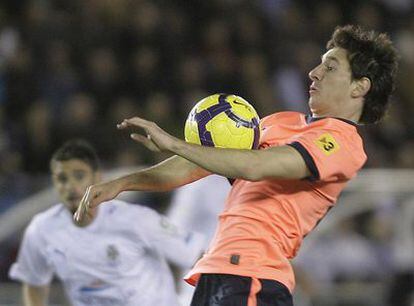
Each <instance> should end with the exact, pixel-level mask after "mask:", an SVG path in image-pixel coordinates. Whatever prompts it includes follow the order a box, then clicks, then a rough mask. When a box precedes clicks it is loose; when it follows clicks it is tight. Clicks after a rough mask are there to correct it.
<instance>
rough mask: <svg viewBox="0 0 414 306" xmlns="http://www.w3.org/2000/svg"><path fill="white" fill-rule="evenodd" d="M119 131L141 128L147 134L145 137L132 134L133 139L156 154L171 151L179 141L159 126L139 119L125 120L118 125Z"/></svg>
mask: <svg viewBox="0 0 414 306" xmlns="http://www.w3.org/2000/svg"><path fill="white" fill-rule="evenodd" d="M117 127H118V129H126V128H141V129H143V130H144V132H145V134H146V135H145V136H144V135H141V134H137V133H132V134H131V138H132V139H133V140H134V141H136V142H140V143H142V144H143V145H144V146H146V147H147V148H148V149H150V150H151V151H154V152H161V151H171V149H172V147H173V145H174V143H175V142H176V141H178V139H177V138H175V137H173V136H171V135H170V134H168V133H167V132H165V131H164V130H163V129H161V128H160V127H159V126H158V125H157V124H155V123H154V122H152V121H148V120H145V119H142V118H139V117H133V118H130V119H124V121H122V122H121V123H120V124H118V125H117Z"/></svg>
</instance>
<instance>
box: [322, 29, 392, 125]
mask: <svg viewBox="0 0 414 306" xmlns="http://www.w3.org/2000/svg"><path fill="white" fill-rule="evenodd" d="M335 47H339V48H343V49H345V50H346V51H347V54H348V61H349V64H350V66H351V71H352V79H353V80H358V79H361V78H363V77H367V78H368V79H370V81H371V88H370V90H369V91H368V93H367V94H366V95H365V97H364V107H363V109H362V114H361V117H360V119H359V122H360V123H375V122H378V121H379V120H381V118H382V117H383V116H384V114H385V111H386V110H387V107H388V105H389V101H390V96H391V94H392V93H393V91H394V89H395V78H396V74H397V70H398V59H399V56H398V54H397V50H396V49H395V48H394V46H393V44H392V42H391V40H390V38H389V37H388V35H387V34H385V33H377V32H374V31H366V30H363V29H362V28H361V27H359V26H354V25H346V26H342V27H337V28H336V29H335V31H334V33H333V34H332V37H331V39H330V40H329V41H328V43H327V45H326V48H327V49H328V50H329V49H332V48H335Z"/></svg>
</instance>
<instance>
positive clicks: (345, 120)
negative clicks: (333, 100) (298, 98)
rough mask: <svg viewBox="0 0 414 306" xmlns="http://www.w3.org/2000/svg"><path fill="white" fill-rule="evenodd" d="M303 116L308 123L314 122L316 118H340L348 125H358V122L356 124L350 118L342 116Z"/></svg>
mask: <svg viewBox="0 0 414 306" xmlns="http://www.w3.org/2000/svg"><path fill="white" fill-rule="evenodd" d="M305 118H306V123H308V124H309V123H312V122H315V121H318V120H321V119H326V118H334V119H338V120H341V121H343V122H346V123H348V124H350V125H353V126H358V124H356V123H355V122H353V121H351V120H348V119H344V118H338V117H312V115H306V116H305Z"/></svg>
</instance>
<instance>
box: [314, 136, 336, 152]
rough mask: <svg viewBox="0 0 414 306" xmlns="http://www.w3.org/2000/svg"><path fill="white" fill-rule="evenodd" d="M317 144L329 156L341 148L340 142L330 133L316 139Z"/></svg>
mask: <svg viewBox="0 0 414 306" xmlns="http://www.w3.org/2000/svg"><path fill="white" fill-rule="evenodd" d="M315 144H316V145H317V146H318V148H320V149H321V150H322V152H323V153H325V155H328V156H329V155H331V154H332V153H335V152H336V151H338V150H339V144H338V143H337V142H336V140H335V138H333V136H332V135H331V134H329V133H325V134H323V135H321V136H320V137H319V138H318V139H316V140H315Z"/></svg>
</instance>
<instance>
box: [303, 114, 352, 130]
mask: <svg viewBox="0 0 414 306" xmlns="http://www.w3.org/2000/svg"><path fill="white" fill-rule="evenodd" d="M306 120H307V123H308V124H309V128H310V129H318V128H322V129H327V130H332V131H340V132H341V133H350V134H354V133H356V134H357V127H358V124H356V123H355V122H352V121H350V120H347V119H342V118H336V117H323V118H312V117H307V118H306Z"/></svg>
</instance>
